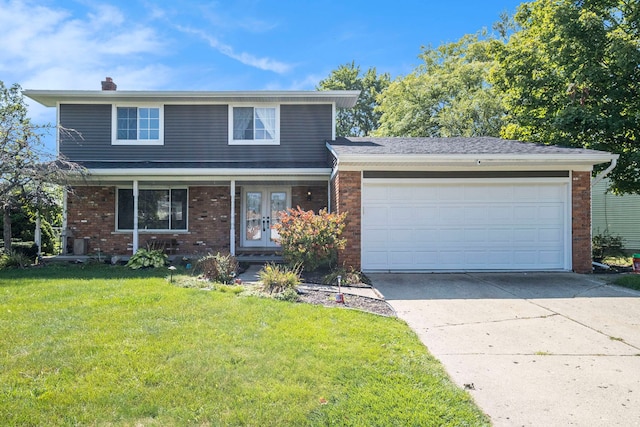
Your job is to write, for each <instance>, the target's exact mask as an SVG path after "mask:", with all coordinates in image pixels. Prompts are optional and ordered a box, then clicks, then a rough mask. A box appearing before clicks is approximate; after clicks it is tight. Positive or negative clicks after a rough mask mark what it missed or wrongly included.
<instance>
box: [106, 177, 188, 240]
mask: <svg viewBox="0 0 640 427" xmlns="http://www.w3.org/2000/svg"><path fill="white" fill-rule="evenodd" d="M132 189H133V187H132V186H130V185H127V186H118V187H116V215H115V217H116V223H115V232H116V233H132V232H133V228H118V216H119V212H120V207H119V206H118V191H120V190H132ZM142 190H169V193H171V190H187V213H186V215H187V219H186V221H185V226H186V228H179V229H172V228H140V229H138V232H139V233H153V234H185V233H189V187H181V186H178V187H173V186H169V187H165V186H160V185H147V186H141V187H140V188H139V189H138V191H142ZM169 214H171V212H169Z"/></svg>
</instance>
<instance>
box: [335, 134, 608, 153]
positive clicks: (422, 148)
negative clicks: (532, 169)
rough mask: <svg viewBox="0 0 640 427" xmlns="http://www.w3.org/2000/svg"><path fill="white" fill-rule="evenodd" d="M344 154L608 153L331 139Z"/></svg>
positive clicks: (495, 142) (490, 141)
mask: <svg viewBox="0 0 640 427" xmlns="http://www.w3.org/2000/svg"><path fill="white" fill-rule="evenodd" d="M328 144H329V145H330V146H331V148H332V149H333V150H334V151H335V152H336V153H337V154H338V156H340V155H412V154H416V155H430V154H432V155H456V154H471V155H473V154H478V155H480V154H515V155H528V154H533V155H545V154H548V155H550V154H569V155H571V154H574V155H584V154H587V155H588V154H592V155H593V154H605V153H604V152H602V151H597V150H588V149H584V148H567V147H557V146H553V145H543V144H534V143H530V142H521V141H513V140H507V139H500V138H493V137H472V138H462V137H452V138H405V137H382V138H370V137H349V138H337V139H336V140H335V141H328Z"/></svg>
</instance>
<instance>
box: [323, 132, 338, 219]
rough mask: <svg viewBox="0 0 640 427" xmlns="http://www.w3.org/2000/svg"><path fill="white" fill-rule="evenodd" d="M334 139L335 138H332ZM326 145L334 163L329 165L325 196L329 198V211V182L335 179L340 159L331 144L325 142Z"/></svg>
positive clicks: (329, 202) (328, 209)
mask: <svg viewBox="0 0 640 427" xmlns="http://www.w3.org/2000/svg"><path fill="white" fill-rule="evenodd" d="M334 139H335V138H334ZM326 145H327V149H328V150H329V152H330V153H331V155H332V156H333V158H334V159H336V160H335V164H334V165H333V166H331V176H329V185H328V190H327V197H328V199H329V200H327V205H328V207H327V211H328V212H331V183H332V182H333V180H334V179H335V177H336V175H337V174H338V165H339V164H340V160H338V153H336V151H335V150H334V149H333V147H331V144H329V142H327V143H326Z"/></svg>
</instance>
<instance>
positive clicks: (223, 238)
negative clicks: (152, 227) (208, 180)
mask: <svg viewBox="0 0 640 427" xmlns="http://www.w3.org/2000/svg"><path fill="white" fill-rule="evenodd" d="M74 192H75V194H71V195H69V197H68V200H67V227H68V229H69V231H70V235H71V236H72V238H86V239H88V253H89V254H95V253H96V252H97V251H98V250H99V251H100V252H101V253H103V254H107V255H131V250H132V244H133V238H132V233H130V232H129V233H127V232H116V231H115V229H116V214H115V209H116V188H115V187H100V186H89V187H77V188H75V189H74ZM230 200H231V198H230V196H229V187H224V186H218V187H204V186H203V187H189V202H188V206H189V224H188V227H189V230H188V233H186V234H185V233H175V232H166V233H146V232H141V233H140V234H139V238H138V239H139V246H140V247H144V246H145V244H146V242H147V241H149V240H154V239H155V240H169V239H175V240H176V242H177V245H178V250H177V253H179V254H185V255H194V254H204V253H207V252H217V251H229V230H230V228H231V221H230V218H229V214H230V212H231V202H230ZM72 240H73V239H69V243H68V246H67V247H68V248H70V249H71V250H72V248H73V242H72Z"/></svg>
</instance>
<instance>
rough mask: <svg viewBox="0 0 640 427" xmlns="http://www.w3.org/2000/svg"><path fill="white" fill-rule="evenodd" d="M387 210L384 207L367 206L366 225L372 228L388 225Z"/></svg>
mask: <svg viewBox="0 0 640 427" xmlns="http://www.w3.org/2000/svg"><path fill="white" fill-rule="evenodd" d="M388 211H389V209H388V208H387V207H386V206H375V205H372V206H367V208H366V218H367V223H368V224H370V225H371V226H372V227H376V226H384V227H386V226H387V225H388V224H389V212H388Z"/></svg>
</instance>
